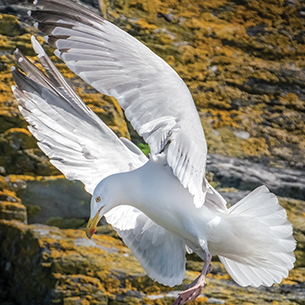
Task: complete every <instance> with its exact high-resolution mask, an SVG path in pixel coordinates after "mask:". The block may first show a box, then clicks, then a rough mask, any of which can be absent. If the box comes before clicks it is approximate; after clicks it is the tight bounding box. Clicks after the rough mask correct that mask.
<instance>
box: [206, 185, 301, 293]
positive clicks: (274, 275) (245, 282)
mask: <svg viewBox="0 0 305 305" xmlns="http://www.w3.org/2000/svg"><path fill="white" fill-rule="evenodd" d="M223 221H224V225H225V229H226V230H228V233H227V234H228V235H227V240H228V241H224V243H225V244H223V246H222V247H218V248H217V254H218V255H219V258H220V260H221V262H222V263H223V265H224V266H225V268H226V270H227V271H228V273H229V274H230V275H231V277H232V278H233V279H234V280H235V281H236V282H237V283H238V284H239V285H241V286H249V285H251V286H254V287H258V286H260V285H265V286H271V285H272V284H274V283H280V282H281V281H282V279H283V278H285V277H287V276H288V273H289V270H290V269H292V268H293V264H294V262H295V256H294V253H293V251H294V249H295V247H296V242H295V239H294V238H293V236H292V233H293V230H292V225H291V223H290V222H289V221H288V220H287V214H286V211H285V210H284V209H283V208H282V207H281V206H280V205H279V203H278V199H277V197H276V196H275V195H274V194H272V193H270V192H269V190H268V188H267V187H265V186H261V187H258V188H257V189H255V190H254V191H253V192H252V193H250V194H249V195H248V196H246V197H245V198H243V199H242V200H241V201H239V202H238V203H237V204H235V205H234V206H232V207H231V208H230V209H229V210H228V212H227V213H226V214H225V215H224V217H223ZM222 229H224V227H222ZM212 246H213V245H212Z"/></svg>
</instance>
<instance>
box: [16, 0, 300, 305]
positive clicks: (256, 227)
mask: <svg viewBox="0 0 305 305" xmlns="http://www.w3.org/2000/svg"><path fill="white" fill-rule="evenodd" d="M35 4H36V6H37V7H38V8H39V10H37V11H33V12H32V16H33V17H34V18H36V19H37V20H38V24H37V26H38V28H39V29H40V30H42V31H43V32H44V33H45V34H46V35H47V36H46V40H47V41H48V42H49V43H50V44H51V45H53V46H54V47H56V49H57V50H56V54H57V56H58V57H60V58H61V59H62V60H64V61H65V63H66V64H67V66H68V67H69V68H70V69H71V70H72V71H74V72H75V73H76V74H78V75H79V76H80V77H82V78H83V79H84V80H85V81H86V82H88V83H89V84H91V85H92V86H93V87H95V88H96V89H97V90H98V91H100V92H102V93H105V94H108V95H112V96H114V97H116V98H117V99H118V102H119V103H120V105H121V107H122V108H123V109H124V110H125V114H126V117H127V118H128V119H129V120H130V122H131V123H132V125H133V127H134V128H135V129H136V130H137V131H138V133H139V134H140V135H141V136H143V138H144V139H145V141H146V142H147V143H148V144H149V146H150V149H151V157H150V159H149V160H148V159H147V157H146V156H145V155H144V154H143V153H142V152H141V151H140V150H139V149H138V148H137V147H136V146H135V145H134V144H133V143H132V142H130V141H129V140H127V139H124V138H122V139H119V138H117V137H116V135H115V134H114V133H113V132H112V131H111V130H110V129H109V128H108V127H107V126H106V125H105V124H104V123H103V122H102V121H101V120H100V119H99V118H98V117H97V116H96V115H95V114H94V113H93V112H92V111H91V110H90V109H89V108H88V107H87V106H86V105H85V104H84V103H83V102H82V100H81V99H80V98H79V97H78V96H77V94H76V93H75V92H74V91H73V89H72V88H71V87H70V86H69V85H68V84H67V82H66V81H65V80H64V78H63V76H62V75H61V74H60V73H59V71H58V70H57V69H56V67H55V66H54V65H53V63H52V62H51V61H50V59H49V58H48V56H47V55H46V53H45V52H44V50H43V49H42V48H41V46H40V45H39V44H38V42H37V41H36V40H35V39H34V38H32V43H33V47H34V49H35V51H36V53H37V54H38V58H39V60H40V61H41V63H42V65H43V67H44V68H45V71H46V72H47V74H48V76H45V75H44V74H43V73H42V72H41V71H39V70H38V69H37V68H36V67H35V66H34V65H33V64H32V63H30V62H29V61H28V60H27V59H26V58H25V57H24V56H23V55H22V54H21V53H20V52H19V51H18V50H17V51H16V52H15V57H16V63H17V65H18V66H19V68H20V69H21V70H22V71H23V72H24V73H25V74H24V73H22V72H21V71H20V70H19V69H13V72H12V73H13V76H14V79H15V82H16V84H17V86H16V87H13V92H14V94H15V96H16V98H17V99H18V101H19V104H20V106H19V108H20V111H21V113H22V114H23V116H24V117H25V119H26V120H27V121H28V123H29V124H30V126H29V129H30V131H31V132H32V134H33V135H34V136H35V137H36V138H37V140H38V141H39V142H38V145H39V147H40V148H41V149H42V150H43V151H44V152H45V153H46V154H47V155H48V156H49V157H50V160H51V162H52V163H53V164H54V165H55V166H56V167H57V168H58V169H59V170H61V171H62V172H63V173H64V174H65V176H66V177H67V178H68V179H78V180H80V181H82V182H83V183H84V185H85V187H86V190H87V191H88V192H89V193H91V194H93V197H92V201H91V218H90V221H89V223H88V228H87V235H88V236H89V237H90V236H91V235H92V234H93V233H94V227H95V226H96V224H97V222H98V221H99V219H100V217H102V216H103V215H105V216H106V219H107V221H108V222H109V223H111V224H112V226H113V227H114V229H115V230H116V231H117V232H118V234H119V235H120V236H121V237H122V239H123V240H124V242H125V243H126V245H127V246H128V247H129V248H130V249H131V251H132V252H133V253H134V255H135V256H136V258H137V259H138V260H139V262H140V263H141V265H142V266H143V268H144V269H145V270H146V272H147V274H148V275H149V276H150V277H151V278H153V279H155V280H157V281H158V282H160V283H163V284H166V285H170V286H173V285H176V284H180V283H181V282H182V280H183V277H184V274H185V251H186V250H187V251H188V252H192V251H193V252H195V253H197V254H198V255H199V256H200V257H201V258H202V259H203V260H204V262H205V264H204V268H203V271H202V274H201V276H200V277H199V278H198V279H196V280H195V281H194V282H193V284H192V285H191V286H190V287H189V288H188V289H187V290H186V291H184V292H182V293H181V294H180V296H179V297H178V299H177V300H176V301H175V302H174V304H175V305H176V304H184V303H186V302H187V301H189V300H193V299H195V298H196V297H197V296H198V295H199V294H200V292H201V288H202V287H203V285H204V284H205V282H204V277H205V275H206V274H207V273H208V272H210V270H211V269H210V268H211V267H210V261H211V255H210V253H211V254H212V255H218V256H219V258H220V260H221V261H222V262H223V264H224V266H225V268H226V270H227V271H228V272H229V274H230V275H231V276H232V278H233V279H234V280H235V281H236V282H237V283H238V284H240V285H241V286H248V285H252V286H255V287H257V286H260V285H266V286H270V285H272V284H273V283H279V282H280V281H281V280H282V278H283V277H287V276H288V272H289V270H290V269H291V268H292V267H293V263H294V261H295V258H294V254H293V250H294V249H295V240H294V239H293V237H292V226H291V224H290V223H289V222H288V220H287V215H286V212H285V210H284V209H283V208H282V207H281V206H280V205H279V203H278V200H277V198H276V196H275V195H274V194H272V193H270V192H269V190H268V189H267V188H266V187H265V186H262V187H259V188H257V189H256V190H254V191H253V192H252V193H250V194H249V195H248V196H246V197H245V198H244V199H243V200H241V201H240V202H239V203H237V204H235V205H234V206H233V207H231V208H229V209H228V208H227V207H226V201H225V200H224V199H223V198H222V197H221V196H220V194H218V192H217V191H216V190H215V189H214V188H213V187H212V186H211V185H209V183H208V182H207V181H206V179H205V178H204V176H205V163H206V153H207V149H206V141H205V137H204V133H203V130H202V127H201V124H200V120H199V116H198V114H197V111H196V108H195V105H194V103H193V100H192V97H191V94H190V92H189V90H188V89H187V87H186V85H185V84H184V82H183V81H182V79H181V78H180V77H179V76H178V75H177V73H176V72H175V71H174V70H173V69H171V68H170V66H168V65H167V64H166V63H165V62H164V61H163V60H162V59H161V58H159V57H157V56H156V55H155V54H154V53H153V52H151V51H150V50H149V49H148V48H147V47H145V46H144V45H143V44H141V43H140V42H139V41H137V40H136V39H135V38H133V37H131V36H130V35H128V34H127V33H125V32H123V31H122V30H120V29H119V28H117V27H116V26H114V25H113V24H111V23H110V22H108V21H106V20H104V19H102V18H101V17H100V16H97V15H95V14H94V13H92V12H91V11H89V10H87V9H85V8H83V7H81V6H79V5H77V4H75V3H73V2H69V1H67V0H48V1H47V0H36V1H35Z"/></svg>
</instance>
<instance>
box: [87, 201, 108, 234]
mask: <svg viewBox="0 0 305 305" xmlns="http://www.w3.org/2000/svg"><path fill="white" fill-rule="evenodd" d="M103 207H104V206H102V207H101V208H100V209H99V210H98V212H97V213H96V214H95V216H94V218H93V219H92V218H91V217H90V218H89V221H88V224H87V227H86V235H87V237H88V238H89V239H91V237H92V235H93V234H94V232H95V229H96V226H97V224H98V222H99V221H100V219H101V217H100V211H101V210H102V208H103Z"/></svg>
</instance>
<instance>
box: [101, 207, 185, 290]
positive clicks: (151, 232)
mask: <svg viewBox="0 0 305 305" xmlns="http://www.w3.org/2000/svg"><path fill="white" fill-rule="evenodd" d="M105 217H106V220H107V222H109V223H111V224H112V226H113V228H114V229H115V230H116V231H117V232H118V234H119V236H120V237H121V238H122V239H123V241H124V242H125V244H126V245H127V246H128V248H129V249H130V250H131V252H132V253H133V254H134V256H135V257H136V258H137V259H138V261H139V262H140V264H141V265H142V267H143V268H144V270H145V271H146V272H147V274H148V276H149V277H150V278H152V279H154V280H156V281H158V282H159V283H162V284H164V285H169V286H174V285H178V284H181V283H182V280H183V278H184V276H185V263H186V258H185V244H184V242H183V241H182V240H181V239H179V238H178V237H177V236H175V235H174V234H172V233H171V232H169V231H167V230H165V229H164V228H162V227H161V226H159V225H157V224H156V223H155V222H153V221H152V220H151V219H150V218H148V217H147V216H146V215H145V214H143V213H142V212H141V211H139V210H138V209H136V208H133V207H131V206H118V207H116V208H114V209H112V210H111V211H110V212H108V213H106V214H105Z"/></svg>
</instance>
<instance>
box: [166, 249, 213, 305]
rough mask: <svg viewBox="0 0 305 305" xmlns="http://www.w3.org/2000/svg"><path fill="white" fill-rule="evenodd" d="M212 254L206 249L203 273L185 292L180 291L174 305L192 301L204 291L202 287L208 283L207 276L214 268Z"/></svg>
mask: <svg viewBox="0 0 305 305" xmlns="http://www.w3.org/2000/svg"><path fill="white" fill-rule="evenodd" d="M211 260H212V255H211V254H210V252H208V251H207V250H206V257H205V260H204V265H203V269H202V271H201V274H200V275H199V276H198V277H197V278H196V280H195V281H193V282H192V283H191V284H190V285H189V286H188V287H187V288H186V290H184V291H183V292H181V293H179V297H178V298H177V299H176V301H175V302H174V303H172V305H182V304H185V303H187V302H190V301H194V300H195V299H196V298H197V297H198V296H199V295H200V294H201V291H202V287H203V286H204V285H205V284H206V282H205V276H206V275H207V274H208V273H210V272H211V271H212V269H213V267H212V265H211Z"/></svg>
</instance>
